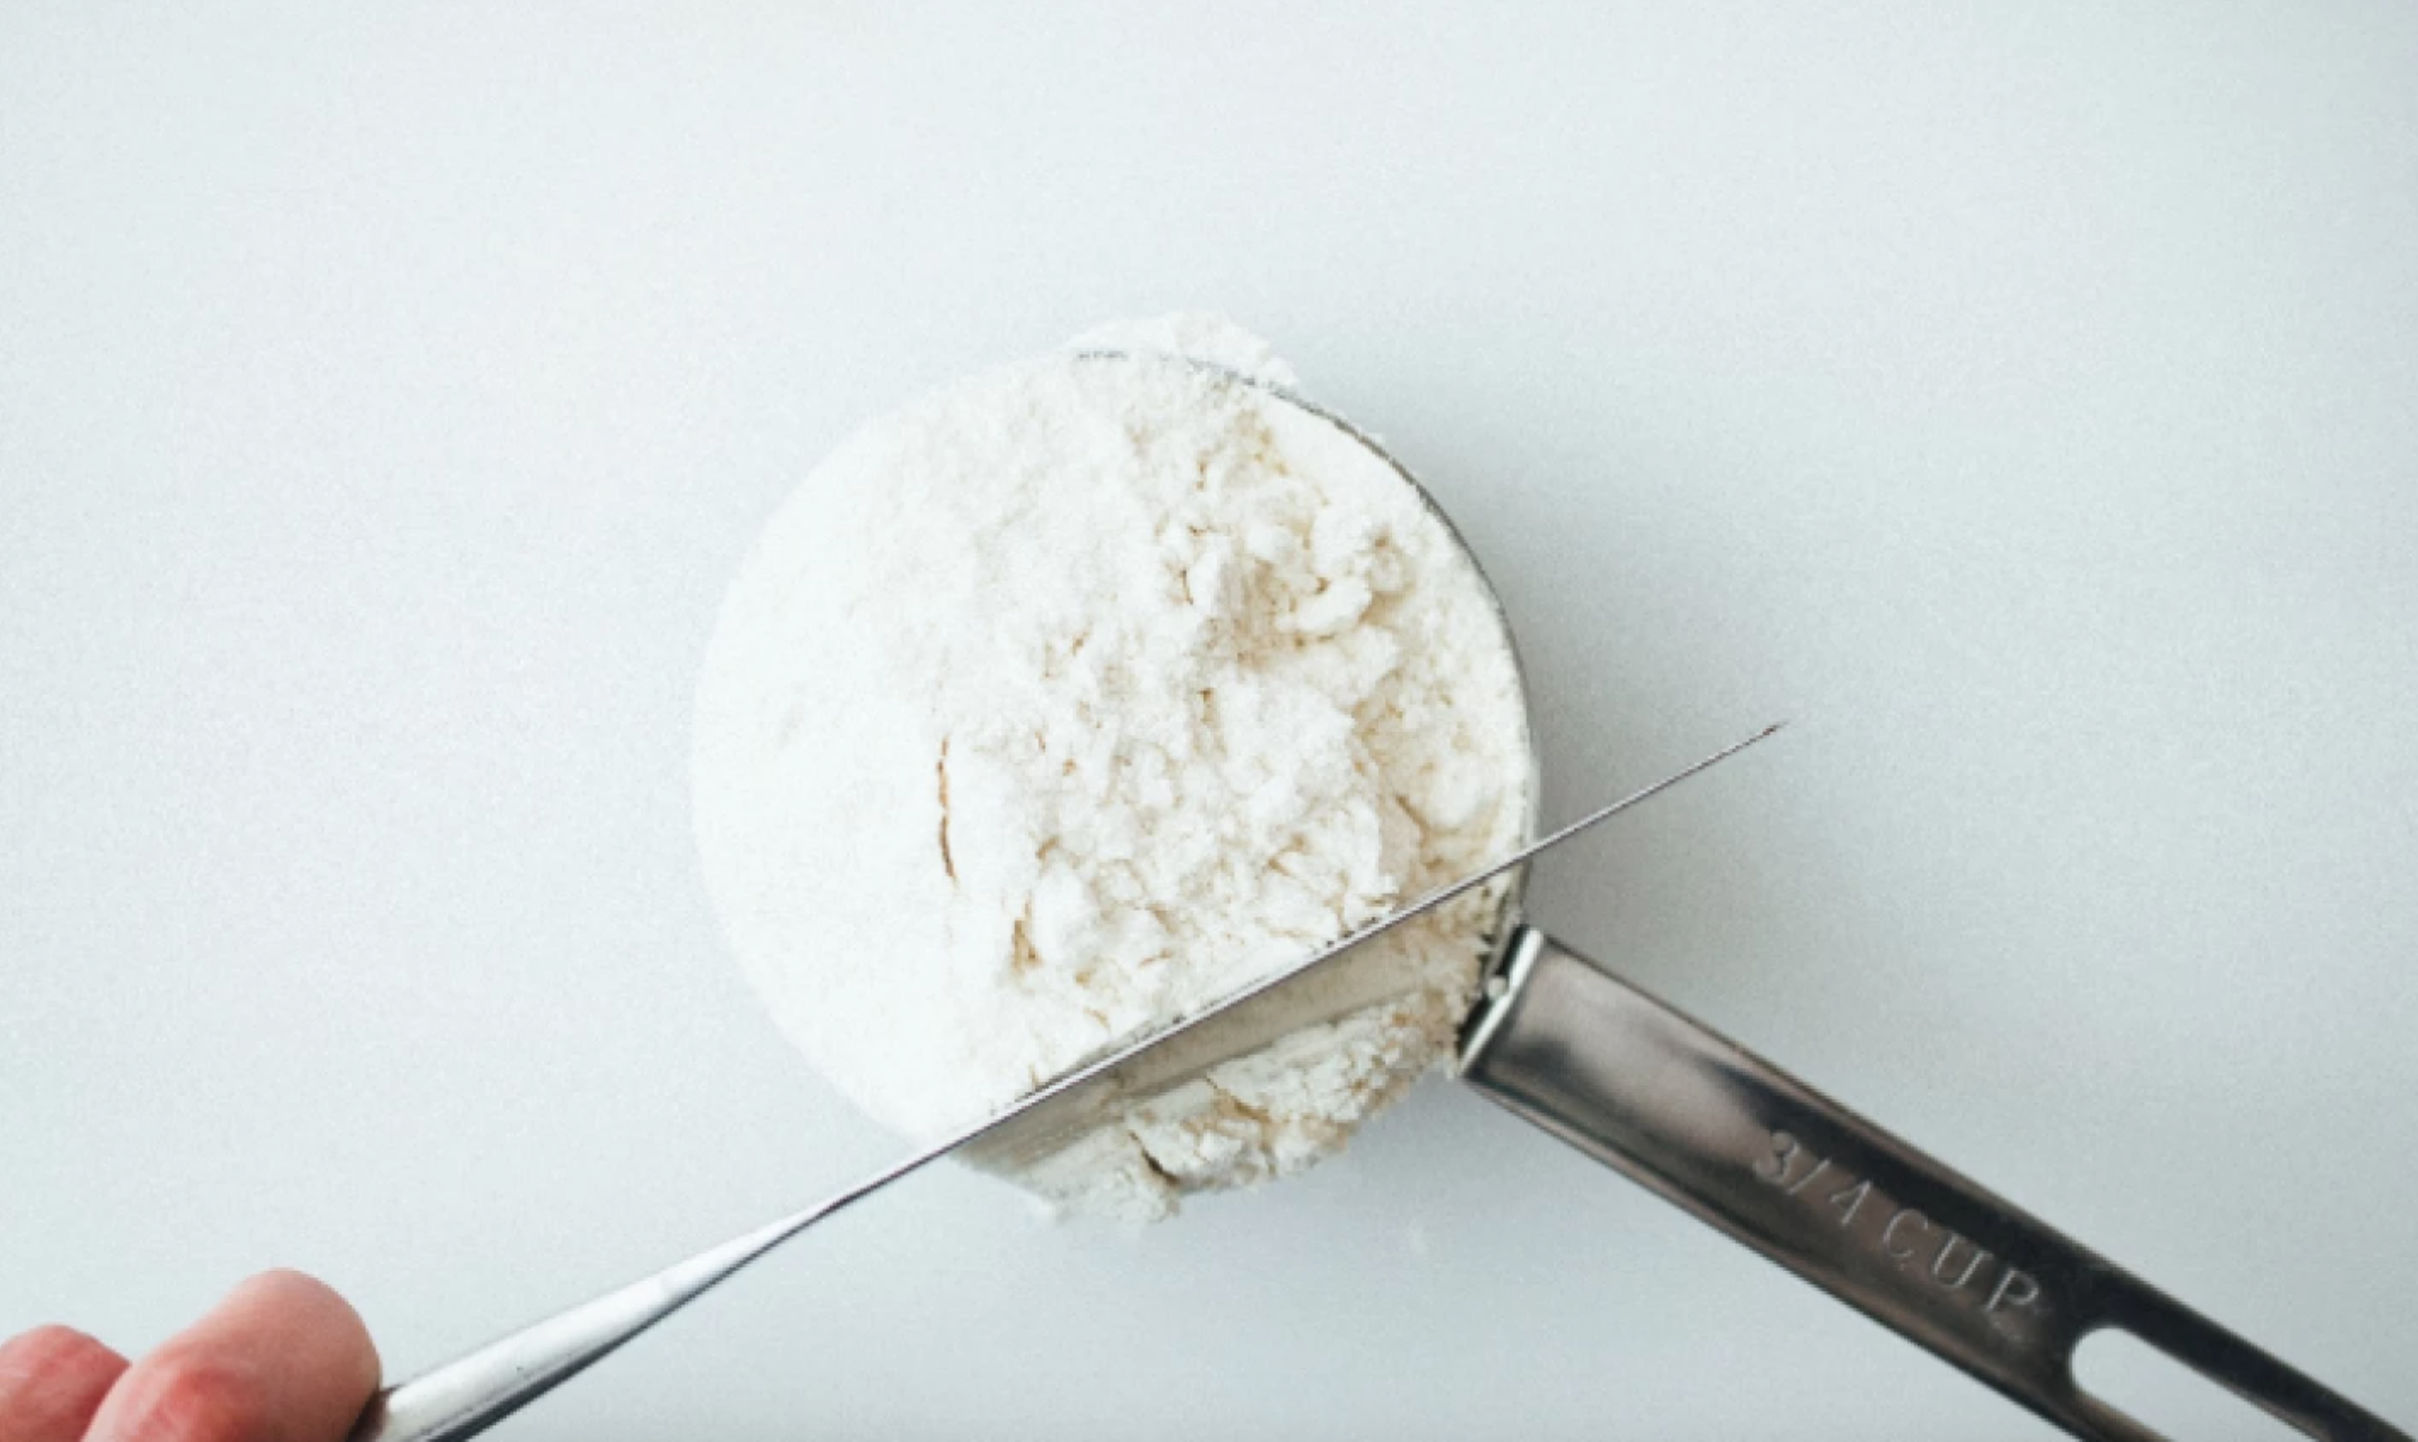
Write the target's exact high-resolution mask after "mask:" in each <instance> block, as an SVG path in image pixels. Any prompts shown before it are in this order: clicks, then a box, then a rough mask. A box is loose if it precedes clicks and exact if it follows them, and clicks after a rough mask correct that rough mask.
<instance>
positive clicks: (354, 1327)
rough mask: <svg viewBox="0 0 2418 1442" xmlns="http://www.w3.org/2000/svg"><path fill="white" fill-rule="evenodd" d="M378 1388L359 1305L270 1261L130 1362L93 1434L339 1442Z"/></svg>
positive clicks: (125, 1439)
mask: <svg viewBox="0 0 2418 1442" xmlns="http://www.w3.org/2000/svg"><path fill="white" fill-rule="evenodd" d="M377 1387H378V1353H377V1349H376V1348H375V1347H374V1346H372V1345H371V1343H370V1339H369V1330H368V1328H366V1327H364V1326H363V1325H362V1323H361V1317H360V1314H359V1313H357V1312H355V1311H354V1310H353V1308H352V1304H351V1303H349V1302H347V1301H345V1300H344V1299H343V1298H342V1297H340V1296H338V1295H337V1294H336V1292H335V1291H334V1289H332V1288H330V1287H329V1286H328V1285H327V1284H326V1283H324V1282H321V1281H319V1280H318V1279H317V1278H314V1277H308V1276H305V1275H303V1274H302V1273H300V1272H293V1271H275V1272H263V1273H262V1274H260V1275H259V1276H257V1277H253V1278H250V1279H249V1280H247V1281H244V1282H242V1283H240V1284H238V1285H237V1286H236V1287H235V1289H234V1290H233V1291H231V1292H229V1293H228V1294H227V1295H226V1297H225V1299H224V1300H222V1301H220V1302H219V1304H218V1305H217V1306H215V1307H213V1308H211V1309H210V1311H209V1312H208V1313H207V1314H206V1315H204V1316H203V1317H202V1319H201V1320H200V1321H198V1322H196V1323H194V1324H193V1325H192V1326H190V1327H188V1328H186V1329H185V1330H184V1331H182V1332H179V1333H177V1334H176V1335H175V1336H174V1337H171V1338H169V1339H168V1340H167V1341H166V1342H164V1343H162V1344H161V1345H160V1347H159V1349H158V1350H157V1351H154V1352H152V1353H151V1354H150V1355H149V1356H146V1357H144V1358H143V1359H142V1360H141V1361H139V1362H137V1363H135V1364H134V1366H133V1367H132V1368H130V1369H129V1370H128V1371H127V1372H126V1374H125V1376H124V1377H123V1378H122V1379H120V1380H119V1382H118V1383H117V1385H116V1386H115V1387H114V1388H112V1389H111V1391H110V1393H109V1396H108V1399H107V1400H106V1401H104V1402H103V1403H102V1404H101V1409H100V1412H99V1414H98V1415H97V1416H96V1417H95V1418H94V1419H93V1423H92V1427H91V1433H90V1439H91V1442H336V1439H340V1438H342V1437H344V1436H346V1435H347V1434H348V1433H349V1432H350V1431H351V1430H352V1424H353V1421H354V1419H355V1418H357V1417H359V1416H360V1414H361V1409H362V1408H363V1407H364V1406H365V1405H367V1403H368V1402H369V1399H370V1396H371V1394H372V1393H374V1392H376V1391H377ZM12 1442H13V1439H12Z"/></svg>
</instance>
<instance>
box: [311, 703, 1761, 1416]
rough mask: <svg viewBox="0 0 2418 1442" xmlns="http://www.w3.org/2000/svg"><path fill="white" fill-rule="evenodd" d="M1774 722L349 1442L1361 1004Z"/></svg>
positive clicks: (472, 1368)
mask: <svg viewBox="0 0 2418 1442" xmlns="http://www.w3.org/2000/svg"><path fill="white" fill-rule="evenodd" d="M1779 729H1780V728H1779V726H1777V725H1773V726H1767V727H1765V728H1764V729H1763V730H1761V731H1758V732H1756V733H1755V734H1754V735H1752V736H1749V737H1747V738H1746V739H1745V740H1743V741H1739V742H1735V743H1733V744H1731V745H1729V746H1726V747H1723V748H1722V749H1721V750H1719V751H1716V752H1714V753H1713V754H1712V755H1710V756H1707V757H1706V758H1704V759H1703V760H1701V761H1698V762H1696V763H1695V764H1694V765H1692V766H1688V767H1686V768H1684V769H1683V770H1680V771H1677V772H1674V773H1672V774H1671V775H1669V776H1666V777H1664V778H1663V779H1662V780H1660V781H1657V782H1655V783H1653V784H1652V785H1650V786H1646V787H1644V788H1642V789H1640V790H1637V791H1633V792H1631V793H1630V794H1628V795H1627V796H1624V797H1622V798H1620V799H1619V800H1617V801H1614V802H1611V803H1609V804H1608V805H1605V806H1602V807H1599V808H1597V809H1596V810H1594V811H1591V812H1589V813H1588V814H1587V815H1585V816H1582V817H1580V818H1579V819H1578V820H1576V821H1573V822H1571V823H1570V824H1569V825H1567V826H1564V827H1562V828H1560V829H1559V830H1557V831H1554V832H1552V833H1551V834H1549V835H1547V836H1544V837H1541V838H1539V839H1537V840H1535V841H1531V842H1529V843H1528V844H1527V845H1526V846H1523V847H1521V848H1520V849H1519V850H1517V851H1515V852H1513V853H1511V854H1510V855H1508V856H1505V857H1502V858H1500V859H1499V860H1497V861H1495V862H1493V863H1491V864H1489V865H1488V866H1487V867H1485V868H1484V869H1483V870H1480V871H1477V872H1473V873H1472V874H1470V875H1468V876H1465V877H1462V878H1461V879H1460V880H1458V881H1454V882H1450V883H1448V884H1446V885H1444V886H1440V887H1438V888H1436V889H1435V890H1434V891H1431V892H1429V893H1427V894H1426V895H1425V896H1422V897H1420V898H1419V899H1418V900H1416V901H1414V902H1412V903H1410V904H1409V905H1407V906H1404V907H1401V908H1399V909H1398V910H1395V911H1392V912H1389V913H1387V914H1386V915H1385V916H1383V917H1380V918H1379V919H1378V920H1376V921H1373V922H1370V923H1369V924H1368V925H1366V926H1363V927H1361V928H1360V929H1359V930H1357V931H1354V932H1352V933H1351V934H1349V935H1347V936H1345V937H1343V938H1342V939H1341V940H1339V941H1336V942H1334V943H1332V944H1331V945H1329V946H1327V947H1326V948H1325V949H1323V950H1321V951H1319V952H1317V953H1316V954H1314V955H1312V956H1310V957H1307V958H1305V959H1304V960H1302V961H1300V962H1298V963H1296V964H1295V965H1293V966H1290V967H1287V968H1286V969H1284V970H1282V971H1279V972H1276V973H1275V974H1273V975H1271V976H1269V977H1267V978H1265V979H1263V980H1261V981H1258V982H1255V983H1253V984H1252V985H1251V986H1249V987H1246V988H1245V989H1243V990H1242V991H1239V992H1236V993H1235V994H1234V995H1232V996H1230V997H1227V998H1226V999H1224V1000H1223V1001H1220V1002H1218V1003H1217V1004H1216V1005H1215V1006H1212V1007H1209V1008H1208V1009H1206V1010H1204V1011H1201V1012H1199V1013H1197V1014H1195V1015H1193V1016H1191V1017H1188V1018H1186V1019H1184V1020H1182V1021H1180V1022H1177V1023H1176V1024H1175V1025H1173V1026H1170V1027H1168V1028H1166V1029H1164V1030H1162V1031H1158V1032H1154V1033H1152V1034H1151V1035H1149V1036H1146V1037H1143V1038H1142V1039H1141V1040H1139V1041H1135V1042H1132V1043H1129V1044H1127V1045H1126V1046H1124V1047H1122V1048H1120V1049H1118V1050H1116V1051H1115V1052H1112V1053H1110V1054H1109V1055H1107V1056H1104V1057H1102V1058H1100V1059H1099V1060H1097V1061H1094V1062H1092V1063H1090V1064H1088V1065H1086V1066H1083V1067H1080V1068H1078V1069H1077V1070H1075V1071H1073V1072H1070V1073H1068V1074H1067V1075H1065V1076H1063V1077H1061V1078H1059V1079H1058V1080H1056V1081H1054V1082H1052V1083H1050V1084H1049V1085H1048V1086H1046V1087H1043V1088H1042V1089H1040V1090H1039V1091H1036V1092H1034V1093H1033V1094H1032V1095H1030V1096H1028V1097H1026V1098H1024V1099H1023V1100H1022V1101H1020V1102H1018V1103H1017V1104H1016V1105H1014V1106H1012V1107H1010V1108H1008V1109H1007V1110H1006V1111H1003V1112H1000V1113H999V1114H997V1115H996V1116H993V1117H990V1118H989V1119H987V1120H985V1121H983V1122H981V1123H979V1124H977V1125H975V1126H972V1127H969V1128H967V1129H966V1130H965V1131H963V1132H960V1133H958V1134H957V1135H955V1136H952V1137H950V1138H948V1139H947V1140H945V1141H943V1142H940V1143H939V1144H937V1145H935V1146H932V1147H928V1148H926V1149H925V1150H923V1151H921V1152H918V1153H916V1154H915V1155H913V1156H911V1157H908V1158H907V1159H906V1160H904V1161H902V1162H899V1163H898V1164H896V1165H895V1166H892V1167H890V1168H888V1169H887V1170H885V1171H882V1172H880V1173H878V1174H876V1175H874V1176H872V1177H869V1178H867V1179H866V1180H864V1181H862V1182H859V1183H858V1184H856V1185H855V1186H853V1187H850V1188H848V1189H847V1190H846V1191H843V1192H840V1193H838V1194H837V1195H835V1196H833V1197H830V1198H828V1199H826V1200H824V1201H822V1202H819V1203H817V1204H815V1205H814V1206H811V1207H808V1208H806V1209H804V1210H803V1211H798V1212H793V1213H791V1214H790V1215H788V1216H786V1217H783V1218H781V1219H779V1220H778V1221H775V1222H771V1223H769V1224H767V1225H765V1226H762V1227H759V1228H757V1229H756V1230H755V1231H752V1232H749V1233H747V1234H745V1235H744V1236H740V1237H736V1238H733V1239H732V1240H730V1241H728V1242H725V1243H723V1244H722V1245H720V1246H718V1247H714V1248H711V1249H709V1250H707V1251H704V1252H700V1253H698V1254H697V1255H696V1256H694V1257H691V1258H689V1259H688V1260H686V1261H683V1262H679V1263H676V1264H675V1265H673V1266H670V1267H667V1268H665V1269H664V1270H662V1271H660V1272H657V1273H656V1274H654V1275H653V1276H651V1277H646V1278H643V1279H641V1280H639V1281H637V1282H633V1283H631V1284H630V1285H628V1286H626V1287H623V1288H620V1289H619V1290H617V1291H613V1292H608V1293H606V1294H605V1295H604V1296H601V1297H598V1298H596V1299H595V1300H593V1301H590V1302H585V1303H582V1304H581V1305H579V1306H576V1307H572V1308H570V1309H568V1310H566V1311H563V1312H558V1313H556V1314H555V1315H554V1316H552V1317H549V1318H547V1319H546V1320H544V1321H542V1322H538V1323H536V1324H534V1325H532V1326H529V1327H526V1328H524V1329H522V1330H521V1331H518V1332H515V1333H513V1334H512V1335H510V1336H507V1337H504V1338H501V1339H499V1340H497V1341H495V1342H491V1343H489V1344H488V1345H486V1346H484V1347H481V1348H480V1349H478V1350H477V1351H475V1352H472V1353H469V1354H468V1355H466V1356H463V1357H460V1358H457V1359H456V1360H454V1361H452V1362H449V1363H446V1364H445V1365H444V1366H441V1367H438V1368H436V1369H435V1370H434V1371H431V1372H427V1373H424V1374H422V1375H421V1376H419V1377H416V1378H414V1379H413V1380H411V1381H409V1382H405V1383H403V1384H401V1385H400V1386H397V1387H392V1388H389V1389H387V1390H386V1391H384V1392H381V1393H380V1394H379V1395H378V1396H377V1397H375V1398H374V1399H372V1400H371V1402H370V1405H369V1406H368V1408H367V1409H366V1410H364V1411H363V1413H362V1415H361V1420H360V1421H359V1422H358V1423H357V1424H355V1426H354V1428H353V1432H352V1442H455V1439H459V1438H465V1437H474V1436H476V1435H478V1434H479V1433H481V1432H484V1431H486V1430H487V1429H488V1428H489V1427H491V1426H493V1425H495V1424H496V1423H497V1422H500V1421H502V1420H503V1419H504V1418H506V1417H508V1416H510V1415H512V1414H513V1413H514V1412H517V1411H519V1410H520V1409H521V1408H522V1407H524V1406H527V1405H528V1404H529V1403H530V1402H533V1401H535V1400H536V1399H537V1398H539V1397H541V1396H543V1395H545V1394H546V1393H547V1392H549V1391H551V1390H553V1389H554V1388H555V1387H557V1386H559V1385H561V1384H562V1383H563V1382H565V1381H568V1380H569V1379H570V1378H572V1377H574V1376H576V1375H578V1374H579V1373H580V1372H581V1371H582V1370H584V1369H585V1368H587V1367H588V1366H589V1365H591V1364H592V1363H594V1362H596V1361H597V1360H598V1359H599V1358H602V1357H603V1356H605V1355H606V1354H607V1353H609V1352H611V1351H612V1350H613V1349H614V1348H616V1347H619V1346H620V1345H621V1344H622V1343H624V1342H627V1341H629V1340H630V1339H631V1338H633V1337H635V1336H637V1335H638V1334H639V1333H641V1332H643V1331H645V1330H646V1329H647V1328H649V1327H652V1326H654V1325H655V1324H656V1323H657V1322H660V1321H662V1320H663V1319H664V1318H666V1317H668V1316H670V1315H671V1314H672V1313H674V1312H676V1311H678V1310H679V1309H680V1308H681V1307H683V1306H685V1305H687V1304H688V1303H689V1302H690V1301H692V1300H694V1299H695V1298H696V1297H698V1296H700V1295H701V1294H703V1293H704V1292H706V1291H707V1290H708V1289H710V1288H711V1287H713V1286H714V1284H716V1283H717V1282H720V1281H722V1280H723V1279H724V1278H726V1277H729V1276H730V1275H732V1274H733V1273H735V1272H737V1271H738V1270H739V1269H740V1268H742V1267H744V1266H746V1265H747V1264H748V1263H750V1262H752V1261H754V1260H755V1259H757V1258H758V1257H761V1256H763V1255H764V1254H765V1253H766V1252H769V1251H771V1250H772V1249H773V1248H774V1247H776V1246H779V1245H780V1244H781V1243H783V1242H785V1241H787V1240H789V1239H790V1238H791V1237H794V1236H796V1235H797V1234H798V1233H800V1232H802V1231H804V1230H805V1229H806V1228H808V1227H810V1226H812V1225H813V1224H814V1223H816V1222H819V1221H821V1220H822V1219H823V1218H825V1217H828V1216H830V1215H832V1214H833V1213H835V1212H838V1211H840V1210H841V1209H843V1208H845V1207H847V1206H849V1205H850V1204H851V1203H854V1202H857V1201H860V1200H862V1199H863V1198H865V1197H867V1196H870V1195H872V1194H873V1193H874V1192H877V1191H879V1190H881V1189H882V1188H883V1187H885V1186H888V1185H889V1184H890V1183H892V1182H894V1181H897V1180H898V1179H899V1178H901V1177H904V1176H907V1175H908V1174H910V1173H912V1172H916V1171H919V1170H921V1169H922V1168H923V1167H925V1166H927V1165H929V1164H931V1163H932V1162H934V1161H937V1160H939V1159H940V1158H942V1157H944V1156H947V1155H949V1154H950V1153H952V1152H956V1151H960V1150H961V1149H962V1150H963V1151H965V1152H966V1153H967V1154H968V1156H969V1157H980V1158H982V1159H984V1160H986V1161H987V1162H988V1163H989V1164H991V1165H993V1166H1007V1165H1011V1164H1012V1163H1013V1162H1014V1160H1015V1159H1017V1158H1019V1157H1042V1156H1047V1155H1049V1154H1050V1153H1051V1152H1054V1151H1056V1150H1058V1149H1059V1148H1060V1147H1062V1146H1064V1145H1065V1144H1066V1142H1067V1141H1068V1140H1069V1139H1071V1138H1072V1137H1074V1136H1079V1135H1081V1134H1082V1133H1083V1132H1085V1131H1088V1130H1090V1129H1091V1128H1092V1127H1094V1126H1097V1125H1098V1124H1099V1123H1100V1121H1101V1119H1102V1117H1103V1115H1104V1113H1105V1112H1106V1111H1107V1110H1108V1109H1110V1108H1112V1107H1113V1106H1114V1105H1115V1104H1116V1103H1118V1102H1119V1101H1126V1100H1131V1099H1133V1098H1134V1097H1136V1096H1148V1095H1151V1094H1153V1093H1155V1092H1157V1091H1160V1090H1163V1089H1165V1088H1166V1087H1168V1086H1170V1085H1175V1084H1179V1083H1180V1082H1182V1081H1184V1080H1188V1079H1189V1078H1191V1077H1193V1076H1196V1075H1198V1074H1199V1073H1200V1072H1202V1071H1205V1070H1207V1069H1208V1068H1209V1067H1211V1066H1214V1065H1216V1064H1217V1063H1218V1062H1220V1061H1223V1060H1226V1059H1228V1058H1231V1057H1234V1056H1238V1055H1241V1054H1243V1053H1245V1052H1248V1051H1251V1050H1253V1049H1254V1048H1256V1047H1258V1046H1260V1045H1263V1044H1265V1043H1266V1042H1268V1041H1272V1040H1274V1039H1276V1038H1277V1037H1280V1036H1283V1035H1285V1034H1286V1033H1287V1032H1291V1031H1295V1030H1298V1029H1299V1028H1301V1027H1304V1026H1310V1025H1314V1024H1316V1023H1318V1022H1320V1021H1327V1020H1332V1019H1333V1018H1335V1017H1337V1016H1341V1015H1343V1014H1345V1013H1346V1012H1349V1011H1352V1010H1355V1009H1357V1008H1358V1007H1359V1006H1362V1005H1366V1004H1367V1000H1368V998H1369V996H1370V994H1371V993H1370V982H1369V979H1368V978H1365V977H1359V976H1357V975H1356V974H1355V969H1354V967H1353V965H1352V959H1353V956H1354V954H1355V950H1356V949H1357V948H1358V947H1359V946H1360V945H1361V944H1362V943H1363V942H1367V941H1371V940H1374V939H1375V938H1377V937H1379V936H1382V935H1384V934H1385V933H1386V932H1388V931H1391V930H1392V929H1394V928H1395V927H1397V926H1400V925H1402V924H1403V923H1405V922H1408V921H1410V920H1412V919H1414V918H1416V917H1420V916H1424V915H1426V914H1427V913H1428V912H1430V911H1433V910H1434V909H1435V908H1437V907H1439V906H1442V905H1444V904H1445V903H1446V902H1448V901H1451V900H1452V899H1454V898H1455V897H1458V896H1463V895H1466V894H1467V893H1469V892H1470V891H1472V890H1474V889H1476V888H1478V887H1481V886H1484V885H1485V884H1486V883H1487V882H1489V881H1492V880H1494V879H1495V878H1496V877H1498V876H1501V875H1503V874H1504V873H1505V872H1508V871H1512V870H1514V869H1515V868H1517V867H1520V866H1522V865H1524V864H1526V863H1527V862H1528V861H1529V860H1530V859H1532V858H1534V857H1536V856H1537V855H1539V854H1540V853H1543V852H1545V851H1549V850H1551V849H1552V848H1554V847H1556V846H1559V845H1561V844H1562V843H1563V842H1565V841H1568V840H1569V839H1570V838H1572V837H1574V836H1576V835H1578V834H1579V833H1580V832H1582V831H1586V830H1588V829H1589V828H1591V827H1594V826H1596V825H1598V824H1600V823H1602V822H1604V821H1607V820H1610V819H1611V818H1612V817H1614V816H1617V815H1619V814H1620V813H1621V812H1623V811H1626V810H1627V809H1629V808H1630V807H1632V806H1635V805H1637V804H1638V803H1639V802H1642V801H1644V800H1646V799H1647V798H1649V797H1652V796H1655V795H1658V794H1660V793H1661V792H1663V791H1666V790H1668V789H1669V788H1671V787H1673V786H1676V785H1678V784H1679V783H1680V782H1682V781H1685V780H1686V779H1688V778H1689V777H1691V776H1694V775H1696V774H1697V773H1698V772H1700V771H1703V770H1704V769H1706V768H1707V767H1709V766H1712V765H1713V764H1715V763H1716V762H1719V761H1722V760H1724V759H1726V758H1728V757H1730V756H1734V755H1736V754H1737V753H1738V752H1740V751H1743V750H1745V749H1746V748H1747V747H1749V746H1752V745H1754V744H1755V743H1756V742H1758V741H1761V740H1762V739H1764V738H1765V737H1767V736H1769V735H1771V734H1772V733H1773V732H1775V731H1777V730H1779Z"/></svg>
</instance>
